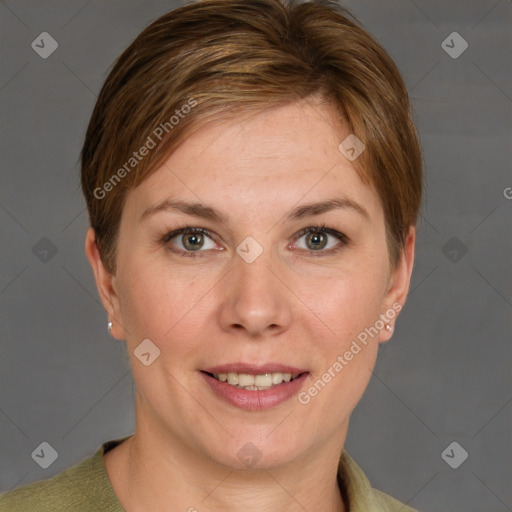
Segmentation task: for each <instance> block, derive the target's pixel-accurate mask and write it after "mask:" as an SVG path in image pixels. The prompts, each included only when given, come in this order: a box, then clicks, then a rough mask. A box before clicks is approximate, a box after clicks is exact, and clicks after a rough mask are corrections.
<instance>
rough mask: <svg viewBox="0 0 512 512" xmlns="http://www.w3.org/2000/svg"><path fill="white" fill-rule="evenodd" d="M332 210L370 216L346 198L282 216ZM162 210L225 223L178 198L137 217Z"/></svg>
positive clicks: (220, 217) (214, 212)
mask: <svg viewBox="0 0 512 512" xmlns="http://www.w3.org/2000/svg"><path fill="white" fill-rule="evenodd" d="M332 210H351V211H354V212H356V213H359V214H360V215H362V216H363V217H365V219H367V220H369V218H370V215H369V213H368V211H367V210H366V209H365V208H364V207H363V206H361V205H360V204H359V203H356V202H355V201H353V200H352V199H348V198H333V199H328V200H326V201H320V202H317V203H308V204H303V205H300V206H297V207H295V208H294V209H293V210H292V211H291V212H289V213H287V214H286V215H285V217H284V218H285V220H289V221H290V220H299V219H303V218H305V217H311V216H314V215H320V214H322V213H326V212H329V211H332ZM162 211H165V212H173V211H177V212H180V213H184V214H186V215H191V216H192V217H198V218H202V219H208V220H211V221H214V222H215V221H216V222H221V223H223V224H227V218H226V216H225V215H223V214H222V213H220V212H219V211H217V210H215V209H214V208H212V207H210V206H206V205H204V204H201V203H187V202H185V201H181V200H178V199H165V200H164V201H162V202H160V203H158V204H155V205H153V206H150V207H149V208H147V209H146V210H144V212H143V213H142V215H141V216H140V218H139V221H142V220H144V219H145V218H147V217H149V216H151V215H153V214H155V213H158V212H162Z"/></svg>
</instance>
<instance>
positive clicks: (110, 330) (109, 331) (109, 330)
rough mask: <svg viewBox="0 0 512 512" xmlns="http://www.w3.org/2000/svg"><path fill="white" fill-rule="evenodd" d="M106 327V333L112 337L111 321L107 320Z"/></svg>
mask: <svg viewBox="0 0 512 512" xmlns="http://www.w3.org/2000/svg"><path fill="white" fill-rule="evenodd" d="M107 329H108V333H109V334H110V337H111V338H113V337H114V336H112V322H109V323H108V324H107Z"/></svg>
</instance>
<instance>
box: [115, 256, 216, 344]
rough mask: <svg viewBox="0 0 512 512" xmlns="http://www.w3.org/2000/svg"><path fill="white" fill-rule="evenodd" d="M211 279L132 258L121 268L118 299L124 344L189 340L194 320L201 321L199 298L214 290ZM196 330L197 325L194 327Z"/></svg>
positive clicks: (203, 302) (201, 306)
mask: <svg viewBox="0 0 512 512" xmlns="http://www.w3.org/2000/svg"><path fill="white" fill-rule="evenodd" d="M215 282H216V281H215V280H214V279H213V277H212V276H209V277H208V276H202V275H200V274H199V273H195V274H194V275H193V277H191V272H190V270H189V271H187V272H180V270H179V269H176V268H173V269H172V270H171V269H170V268H169V266H164V265H161V264H157V265H152V264H151V263H148V262H147V260H146V261H145V262H144V263H142V262H141V263H140V264H138V263H137V260H136V258H131V259H130V262H129V263H128V264H127V265H125V266H123V267H122V273H121V272H120V281H119V295H120V303H121V310H122V311H121V314H122V317H123V324H124V325H125V326H126V327H127V330H128V332H129V334H128V335H127V340H128V342H131V343H134V344H136V343H137V342H138V341H140V339H143V338H150V339H151V340H152V341H153V342H154V343H155V344H157V345H159V346H162V345H165V344H166V343H168V342H169V340H170V339H171V338H176V337H178V338H180V339H181V338H182V337H187V338H192V337H191V336H190V334H191V333H192V332H193V331H194V328H193V325H194V323H197V322H194V318H196V319H197V318H201V316H202V313H204V312H203V311H202V309H203V308H204V307H205V305H206V302H207V301H204V300H203V297H204V296H205V295H206V294H207V293H208V291H209V290H211V289H212V288H213V287H214V286H215ZM197 327H198V328H199V325H198V326H197Z"/></svg>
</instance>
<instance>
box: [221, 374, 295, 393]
mask: <svg viewBox="0 0 512 512" xmlns="http://www.w3.org/2000/svg"><path fill="white" fill-rule="evenodd" d="M214 377H215V378H216V379H217V380H220V381H221V382H227V383H228V384H231V385H232V386H235V387H238V388H243V389H247V390H249V391H256V390H259V391H261V390H265V389H269V388H271V387H272V386H276V385H278V384H281V383H283V382H290V381H291V380H293V379H295V378H296V377H297V375H292V374H291V373H281V372H273V373H263V374H260V375H250V374H248V373H233V372H229V373H219V374H215V375H214Z"/></svg>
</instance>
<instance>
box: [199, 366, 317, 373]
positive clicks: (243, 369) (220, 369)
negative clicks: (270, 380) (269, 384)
mask: <svg viewBox="0 0 512 512" xmlns="http://www.w3.org/2000/svg"><path fill="white" fill-rule="evenodd" d="M202 371H203V372H207V373H213V374H219V373H246V374H248V375H263V374H264V373H278V372H280V373H291V374H292V375H300V374H301V373H305V372H307V370H305V369H303V368H296V367H294V366H288V365H285V364H279V363H265V364H248V363H229V364H221V365H218V366H212V367H210V368H205V369H203V370H202Z"/></svg>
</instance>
